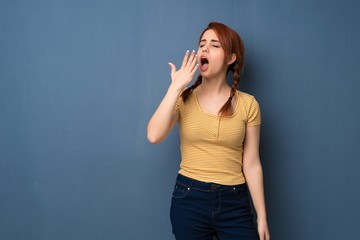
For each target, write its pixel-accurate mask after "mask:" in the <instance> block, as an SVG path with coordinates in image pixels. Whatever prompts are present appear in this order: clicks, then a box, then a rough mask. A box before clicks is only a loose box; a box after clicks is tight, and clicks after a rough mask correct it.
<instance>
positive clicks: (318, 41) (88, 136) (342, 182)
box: [0, 0, 360, 240]
mask: <svg viewBox="0 0 360 240" xmlns="http://www.w3.org/2000/svg"><path fill="white" fill-rule="evenodd" d="M359 12H360V4H359V3H358V1H356V0H348V1H344V2H341V1H333V0H331V1H329V0H327V1H325V0H324V1H320V0H318V1H314V0H311V1H310V0H303V1H289V0H275V1H266V0H257V1H250V0H249V1H247V0H244V1H238V0H227V1H213V0H212V1H189V0H188V1H174V0H172V1H169V0H166V1H165V0H162V1H146V0H135V1H134V0H127V1H115V0H102V1H95V0H93V1H70V0H69V1H54V0H50V1H48V0H43V1H10V0H8V1H6V0H2V1H0V239H4V240H16V239H21V240H25V239H26V240H39V239H45V240H49V239H51V240H57V239H59V240H63V239H68V240H71V239H74V240H75V239H76V240H78V239H88V240H92V239H106V240H108V239H139V240H143V239H159V240H160V239H164V240H168V239H173V237H172V234H171V226H170V222H169V205H170V196H171V191H172V186H173V183H174V179H175V176H176V172H177V170H178V164H179V161H180V155H179V154H180V153H179V147H178V143H179V141H178V135H177V132H176V131H174V132H173V133H172V134H171V135H170V137H169V138H168V139H167V141H166V142H164V143H163V144H161V145H151V144H149V143H148V142H147V140H146V124H147V121H148V120H149V118H150V117H151V115H152V113H153V111H154V110H155V108H156V107H157V105H158V104H159V102H160V100H161V99H162V97H163V95H164V94H165V91H166V89H167V87H168V86H169V83H170V77H169V74H170V68H169V66H168V65H167V63H168V62H169V61H173V62H175V63H177V64H179V63H180V61H181V58H182V56H183V53H184V51H185V50H186V49H190V50H191V49H196V47H197V39H198V36H199V34H200V32H201V30H202V29H203V28H204V27H205V26H206V25H207V23H208V22H209V21H212V20H216V21H220V22H224V23H225V24H227V25H229V26H231V27H233V28H234V29H236V30H237V31H238V32H239V33H240V34H241V36H242V37H243V40H244V42H245V46H246V54H247V55H246V57H247V58H246V70H245V76H244V81H243V82H242V85H241V89H243V90H244V91H247V92H249V93H252V94H254V95H255V96H256V97H257V99H258V100H259V102H260V104H261V107H262V116H263V125H262V137H261V157H262V162H263V167H264V178H265V191H266V200H267V208H268V221H269V226H270V232H271V235H272V239H276V240H289V239H291V240H304V239H314V240H315V239H316V240H318V239H327V240H337V239H347V240H352V239H358V224H359V221H358V218H359V215H360V207H359V202H360V192H359V187H358V184H359V182H360V174H359V173H358V170H359V167H360V161H359V157H358V156H359V154H358V150H359V148H360V144H359V140H358V136H359V134H360V131H359V126H358V121H359V120H360V108H359V100H360V97H359V94H358V90H359V87H360V81H359V75H360V68H359V63H360V47H359V46H360V45H359V42H360V30H359V28H358V27H357V25H358V23H359V22H360V15H359Z"/></svg>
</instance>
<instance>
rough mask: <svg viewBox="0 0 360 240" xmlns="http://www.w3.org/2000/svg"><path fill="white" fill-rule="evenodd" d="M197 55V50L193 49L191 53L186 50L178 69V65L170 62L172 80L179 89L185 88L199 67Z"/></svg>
mask: <svg viewBox="0 0 360 240" xmlns="http://www.w3.org/2000/svg"><path fill="white" fill-rule="evenodd" d="M196 60H197V56H196V54H195V51H192V52H191V54H190V52H189V51H186V53H185V56H184V59H183V62H182V65H181V68H180V69H179V70H178V71H176V67H175V65H174V64H173V63H169V65H170V67H171V81H172V84H174V85H175V86H176V87H177V88H179V89H181V90H182V89H184V88H185V87H186V86H187V85H188V84H189V83H190V82H191V80H192V79H193V77H194V74H195V72H196V70H197V69H198V66H199V65H198V64H196Z"/></svg>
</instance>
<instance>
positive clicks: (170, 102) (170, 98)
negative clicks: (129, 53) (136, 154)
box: [147, 51, 198, 143]
mask: <svg viewBox="0 0 360 240" xmlns="http://www.w3.org/2000/svg"><path fill="white" fill-rule="evenodd" d="M169 64H170V67H171V84H170V87H169V89H168V91H167V93H166V95H165V97H164V98H163V100H162V101H161V103H160V105H159V107H158V108H157V109H156V111H155V113H154V115H153V116H152V117H151V119H150V121H149V123H148V125H147V138H148V140H149V141H150V142H151V143H160V142H162V141H163V140H165V139H166V137H167V136H168V135H169V133H170V132H171V130H172V129H173V127H174V125H175V123H176V121H177V119H178V118H179V112H178V111H177V110H176V109H175V106H176V102H177V99H178V98H179V95H180V93H181V92H182V90H184V88H185V87H186V86H187V85H188V84H189V83H190V82H191V80H192V79H193V77H194V74H195V72H196V70H197V68H198V65H197V64H196V55H195V52H194V51H193V52H192V53H191V54H190V53H189V51H187V52H186V54H185V57H184V59H183V62H182V65H181V68H180V69H179V70H178V71H176V67H175V65H174V64H172V63H169Z"/></svg>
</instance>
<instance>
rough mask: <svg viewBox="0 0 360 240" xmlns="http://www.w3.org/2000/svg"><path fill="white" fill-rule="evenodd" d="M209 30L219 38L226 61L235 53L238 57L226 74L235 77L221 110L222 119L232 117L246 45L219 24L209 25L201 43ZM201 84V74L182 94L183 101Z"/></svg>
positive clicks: (212, 23) (233, 32)
mask: <svg viewBox="0 0 360 240" xmlns="http://www.w3.org/2000/svg"><path fill="white" fill-rule="evenodd" d="M209 29H212V30H214V32H215V34H216V36H217V37H218V38H219V41H220V44H221V46H222V48H223V50H224V52H225V59H230V58H231V55H232V54H233V53H234V54H235V55H236V60H235V61H234V62H233V63H232V64H230V65H229V67H228V69H227V72H226V73H229V72H232V77H233V83H232V85H231V90H230V96H229V98H228V100H227V101H226V102H225V103H224V105H223V106H222V107H221V109H220V110H219V114H220V116H222V117H223V116H231V115H232V114H233V113H232V108H231V100H232V99H233V97H234V95H235V93H236V89H237V86H238V85H239V82H240V76H241V73H242V72H243V68H244V54H245V49H244V44H243V41H242V40H241V38H240V36H239V34H238V33H237V32H235V31H234V30H233V29H231V28H229V27H228V26H226V25H224V24H222V23H218V22H211V23H209V25H208V26H207V27H206V28H205V29H204V31H203V32H202V33H201V35H200V38H199V43H200V41H201V38H202V36H203V35H204V33H205V32H206V31H207V30H209ZM201 83H202V76H201V75H200V74H199V76H198V77H197V79H196V81H195V83H194V84H193V85H192V86H190V87H189V88H187V89H186V90H184V91H183V92H182V94H181V97H182V100H183V101H184V102H186V100H187V99H188V97H189V96H190V93H191V92H192V91H193V90H194V89H195V88H197V87H198V86H199V85H200V84H201Z"/></svg>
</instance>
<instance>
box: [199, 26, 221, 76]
mask: <svg viewBox="0 0 360 240" xmlns="http://www.w3.org/2000/svg"><path fill="white" fill-rule="evenodd" d="M197 55H198V63H199V66H200V68H199V69H200V74H201V75H202V76H203V77H216V76H217V75H219V74H223V73H224V72H225V73H226V69H227V67H228V65H227V64H226V61H225V52H224V49H223V48H222V46H221V44H220V42H219V39H218V37H217V36H216V34H215V31H214V30H212V29H209V30H207V31H205V33H204V34H203V35H202V37H201V39H200V43H199V49H198V53H197Z"/></svg>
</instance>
